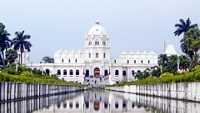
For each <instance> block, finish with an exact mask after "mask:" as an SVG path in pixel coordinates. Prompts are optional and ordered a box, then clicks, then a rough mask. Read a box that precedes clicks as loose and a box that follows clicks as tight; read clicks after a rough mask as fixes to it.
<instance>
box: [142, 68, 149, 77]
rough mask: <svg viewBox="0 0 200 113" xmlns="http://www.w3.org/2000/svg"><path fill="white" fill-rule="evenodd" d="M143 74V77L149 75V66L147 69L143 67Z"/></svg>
mask: <svg viewBox="0 0 200 113" xmlns="http://www.w3.org/2000/svg"><path fill="white" fill-rule="evenodd" d="M143 76H144V78H147V77H149V76H150V69H149V68H147V69H145V70H144V71H143Z"/></svg>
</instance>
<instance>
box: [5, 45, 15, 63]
mask: <svg viewBox="0 0 200 113" xmlns="http://www.w3.org/2000/svg"><path fill="white" fill-rule="evenodd" d="M16 59H17V51H16V50H14V49H9V50H8V51H7V52H6V62H7V65H10V64H12V63H14V62H15V60H16Z"/></svg>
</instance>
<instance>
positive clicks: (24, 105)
mask: <svg viewBox="0 0 200 113" xmlns="http://www.w3.org/2000/svg"><path fill="white" fill-rule="evenodd" d="M199 108H200V104H198V103H190V102H182V101H176V100H167V99H161V98H153V97H145V96H138V95H134V94H128V93H119V92H109V91H85V92H81V93H80V92H79V93H70V94H67V95H60V96H51V97H45V98H37V99H30V100H24V101H16V102H10V103H2V104H1V107H0V110H1V113H30V112H33V113H63V112H65V113H199Z"/></svg>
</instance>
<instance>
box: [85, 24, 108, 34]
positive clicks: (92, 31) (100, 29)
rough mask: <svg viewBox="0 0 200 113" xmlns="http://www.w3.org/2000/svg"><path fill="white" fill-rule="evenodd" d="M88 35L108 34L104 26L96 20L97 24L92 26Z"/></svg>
mask: <svg viewBox="0 0 200 113" xmlns="http://www.w3.org/2000/svg"><path fill="white" fill-rule="evenodd" d="M88 35H107V33H106V32H105V30H104V28H103V27H102V26H101V25H100V22H99V21H96V22H95V25H94V26H93V27H91V28H90V30H89V32H88Z"/></svg>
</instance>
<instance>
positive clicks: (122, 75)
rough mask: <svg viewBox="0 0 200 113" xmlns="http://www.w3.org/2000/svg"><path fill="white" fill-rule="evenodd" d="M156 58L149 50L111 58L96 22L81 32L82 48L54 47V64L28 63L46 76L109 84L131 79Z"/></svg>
mask: <svg viewBox="0 0 200 113" xmlns="http://www.w3.org/2000/svg"><path fill="white" fill-rule="evenodd" d="M157 60H158V56H157V54H156V53H155V52H153V51H151V52H122V53H121V54H120V55H119V57H117V58H114V59H111V58H110V46H109V36H108V34H107V33H106V31H105V29H104V28H103V27H102V26H101V25H100V23H99V22H98V21H96V23H95V25H94V26H92V27H91V28H90V30H89V31H88V33H86V35H85V47H84V50H83V51H73V50H72V51H68V50H58V51H56V52H55V54H54V63H39V64H31V67H32V68H37V69H40V70H43V71H45V72H46V73H47V74H49V75H52V74H56V75H57V76H58V78H60V79H63V80H65V81H74V82H79V83H85V82H90V80H89V79H87V78H99V79H100V81H102V80H103V81H104V82H105V81H107V82H106V83H107V84H113V83H116V82H120V81H132V80H134V79H135V73H136V72H137V71H138V70H140V71H143V70H145V69H146V68H149V67H152V66H156V65H157ZM29 66H30V64H29ZM92 81H93V80H92ZM96 82H98V80H97V79H96V80H95V84H96ZM90 83H91V84H92V82H90Z"/></svg>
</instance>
